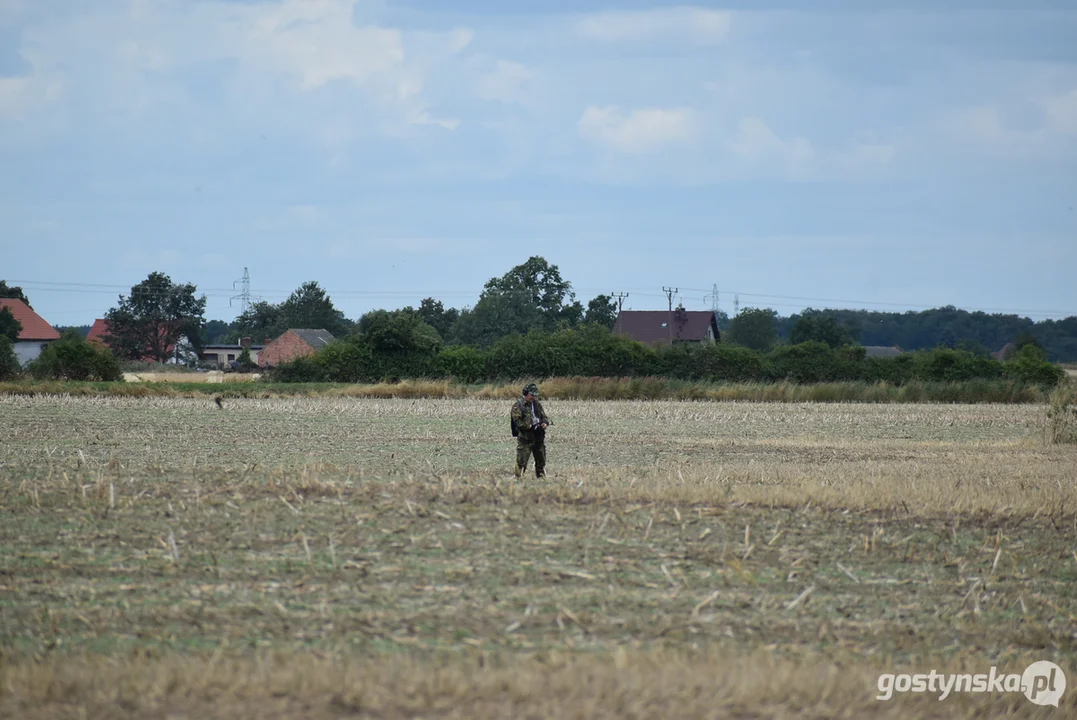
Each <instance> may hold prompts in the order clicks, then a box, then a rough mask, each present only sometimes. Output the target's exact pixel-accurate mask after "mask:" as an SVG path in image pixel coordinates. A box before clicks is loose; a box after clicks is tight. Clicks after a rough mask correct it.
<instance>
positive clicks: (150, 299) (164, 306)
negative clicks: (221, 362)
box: [105, 272, 206, 362]
mask: <svg viewBox="0 0 1077 720" xmlns="http://www.w3.org/2000/svg"><path fill="white" fill-rule="evenodd" d="M205 310H206V296H205V295H203V296H202V297H200V298H196V297H195V286H194V285H192V284H190V283H187V284H184V285H180V284H176V283H173V282H172V278H170V277H169V276H168V275H165V274H164V273H160V272H152V273H150V274H149V276H148V277H147V278H146V279H145V280H143V281H142V282H141V283H139V284H138V285H135V286H134V287H132V288H131V295H130V296H129V297H124V296H122V295H121V296H120V302H119V305H118V306H116V307H114V308H112V309H111V310H109V311H108V313H106V314H105V318H106V319H107V320H108V322H109V330H108V333H107V336H106V337H105V342H107V343H108V344H109V347H111V348H112V351H113V352H114V353H116V355H118V356H119V357H121V358H126V359H130V360H140V359H142V358H143V357H146V356H149V357H151V358H153V359H154V360H156V361H157V362H165V361H166V360H168V359H169V357H170V354H171V349H172V348H173V347H174V346H175V345H176V343H178V342H179V341H180V339H181V338H186V339H187V340H188V342H190V343H191V345H192V346H193V347H194V348H195V349H198V348H200V347H201V344H202V343H201V338H200V335H201V332H202V325H203V323H204V315H205Z"/></svg>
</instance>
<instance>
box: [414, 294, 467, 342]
mask: <svg viewBox="0 0 1077 720" xmlns="http://www.w3.org/2000/svg"><path fill="white" fill-rule="evenodd" d="M418 312H419V317H421V318H422V320H423V322H425V323H426V324H427V325H429V326H430V327H432V328H434V329H435V330H437V332H438V335H440V336H441V338H442V339H443V340H448V339H449V338H450V337H451V336H452V327H453V324H454V323H455V322H456V321H457V319H459V317H460V311H459V310H457V309H456V308H449V309H448V310H446V309H445V306H444V305H442V304H441V301H440V300H435V299H434V298H429V297H428V298H423V301H422V302H421V303H419V311H418Z"/></svg>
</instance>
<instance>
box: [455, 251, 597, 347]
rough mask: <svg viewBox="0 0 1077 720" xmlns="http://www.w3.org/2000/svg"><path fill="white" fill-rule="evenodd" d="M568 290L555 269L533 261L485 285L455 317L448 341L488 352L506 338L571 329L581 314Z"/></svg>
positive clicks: (580, 317) (568, 284)
mask: <svg viewBox="0 0 1077 720" xmlns="http://www.w3.org/2000/svg"><path fill="white" fill-rule="evenodd" d="M571 288H572V284H571V283H569V282H567V281H565V280H564V279H562V277H561V273H560V271H559V270H558V269H557V266H556V265H550V264H549V263H548V262H546V260H544V259H543V258H541V257H538V256H533V257H531V258H529V259H528V260H527V262H525V263H523V264H522V265H517V266H516V267H514V268H512V269H511V270H509V272H507V273H505V274H504V275H503V276H501V277H500V278H492V279H491V280H489V281H488V282H487V283H486V285H485V286H484V288H483V291H482V294H481V295H480V296H479V301H478V303H476V304H475V307H474V308H471V309H470V310H466V309H465V310H464V311H463V312H461V313H460V317H459V319H458V320H457V321H456V323H455V325H454V327H453V332H452V339H453V341H454V342H456V343H459V344H462V345H475V346H479V347H491V346H492V345H494V344H495V343H497V342H498V341H499V340H501V339H503V338H506V337H508V336H511V335H526V334H527V333H529V332H531V331H532V330H540V331H553V330H556V329H558V328H559V327H560V328H571V327H575V326H576V325H578V324H579V323H580V321H581V320H583V314H584V310H583V305H582V304H580V302H578V301H576V300H574V298H575V295H574V294H573V293H572V291H571Z"/></svg>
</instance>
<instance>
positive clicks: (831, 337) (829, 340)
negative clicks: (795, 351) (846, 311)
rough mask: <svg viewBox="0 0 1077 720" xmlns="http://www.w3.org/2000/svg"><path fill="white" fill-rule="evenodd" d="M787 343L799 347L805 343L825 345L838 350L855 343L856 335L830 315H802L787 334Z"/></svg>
mask: <svg viewBox="0 0 1077 720" xmlns="http://www.w3.org/2000/svg"><path fill="white" fill-rule="evenodd" d="M789 342H790V343H791V344H793V345H799V344H801V343H805V342H821V343H826V344H827V345H828V346H829V347H831V348H839V347H843V346H845V345H853V344H855V343H856V334H855V333H854V332H853V331H852V330H850V329H849V328H848V327H846V326H845V325H843V324H840V323H838V322H837V321H836V320H835V319H834V317H833V316H831V315H814V314H813V315H807V314H805V315H802V316H801V317H800V318H799V319H797V321H796V323H795V324H794V325H793V328H792V330H790V332H789Z"/></svg>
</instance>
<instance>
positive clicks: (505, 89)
mask: <svg viewBox="0 0 1077 720" xmlns="http://www.w3.org/2000/svg"><path fill="white" fill-rule="evenodd" d="M532 78H534V73H533V72H532V71H530V70H528V69H527V68H526V67H524V66H523V65H521V64H519V63H515V62H510V61H508V60H498V61H497V64H496V65H495V66H494V69H493V70H492V71H490V72H488V73H486V74H485V75H483V76H482V77H480V78H479V80H478V82H477V83H476V86H475V94H476V95H477V96H478V97H480V98H482V99H483V100H495V101H498V102H504V103H520V104H526V103H527V102H528V100H530V99H531V94H530V92H529V87H528V85H529V83H530V81H531V80H532Z"/></svg>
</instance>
